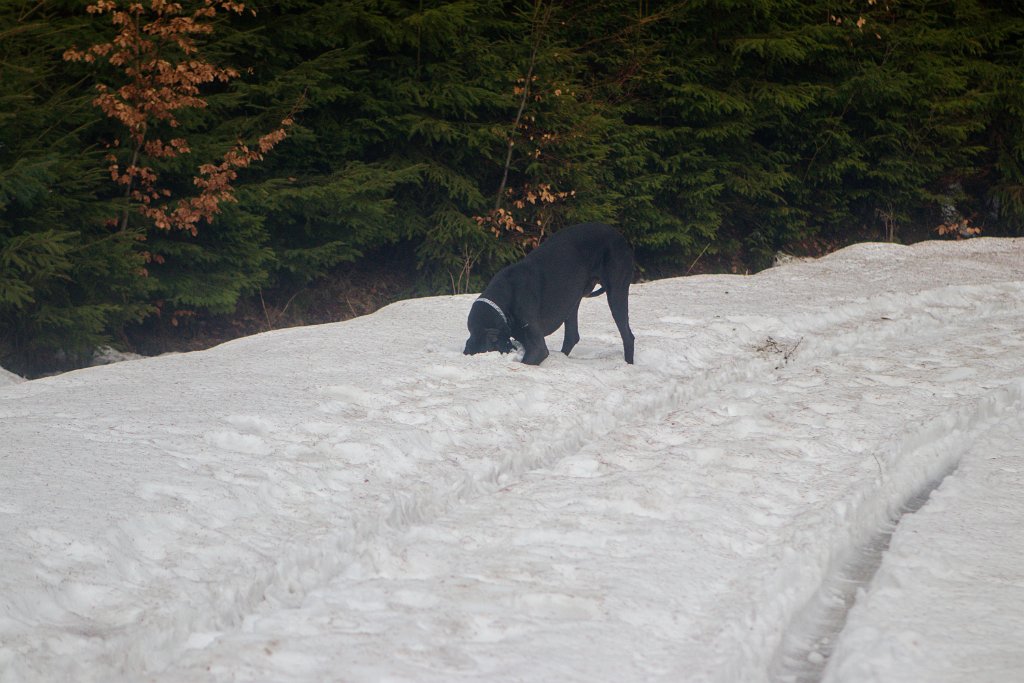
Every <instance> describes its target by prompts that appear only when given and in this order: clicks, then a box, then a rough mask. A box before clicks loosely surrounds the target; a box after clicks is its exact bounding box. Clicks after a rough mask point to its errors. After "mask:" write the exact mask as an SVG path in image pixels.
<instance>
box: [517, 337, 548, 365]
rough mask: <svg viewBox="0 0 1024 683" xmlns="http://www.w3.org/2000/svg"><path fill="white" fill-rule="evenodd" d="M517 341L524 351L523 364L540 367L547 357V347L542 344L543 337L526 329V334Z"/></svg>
mask: <svg viewBox="0 0 1024 683" xmlns="http://www.w3.org/2000/svg"><path fill="white" fill-rule="evenodd" d="M519 341H521V342H522V343H523V348H524V349H526V352H525V353H524V354H523V362H524V363H526V364H527V365H540V364H541V363H542V362H543V361H544V359H545V358H547V357H548V345H547V344H546V343H544V336H543V335H541V334H539V333H536V332H534V331H533V330H530V329H527V330H526V334H524V335H523V337H522V338H521V339H520V340H519Z"/></svg>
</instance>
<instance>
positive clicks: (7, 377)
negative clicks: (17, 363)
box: [0, 368, 25, 387]
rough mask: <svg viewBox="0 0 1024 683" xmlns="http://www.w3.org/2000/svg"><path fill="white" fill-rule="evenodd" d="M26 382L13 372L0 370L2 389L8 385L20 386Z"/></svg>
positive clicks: (0, 385)
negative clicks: (19, 384)
mask: <svg viewBox="0 0 1024 683" xmlns="http://www.w3.org/2000/svg"><path fill="white" fill-rule="evenodd" d="M24 381H25V380H24V379H22V378H21V377H20V376H18V375H15V374H14V373H13V372H10V371H9V370H4V369H3V368H0V387H5V386H7V385H8V384H18V383H19V382H24Z"/></svg>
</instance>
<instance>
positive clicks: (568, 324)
mask: <svg viewBox="0 0 1024 683" xmlns="http://www.w3.org/2000/svg"><path fill="white" fill-rule="evenodd" d="M579 313H580V302H579V301H577V302H576V306H575V307H574V308H573V309H572V313H570V314H569V317H568V318H566V319H565V337H564V338H563V339H562V353H564V354H565V355H567V356H568V355H569V352H570V351H572V347H574V346H576V342H578V341H579V340H580V323H579Z"/></svg>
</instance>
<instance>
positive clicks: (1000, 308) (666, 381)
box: [0, 239, 1024, 683]
mask: <svg viewBox="0 0 1024 683" xmlns="http://www.w3.org/2000/svg"><path fill="white" fill-rule="evenodd" d="M472 300H473V297H471V296H457V297H437V298H429V299H419V300H412V301H403V302H399V303H396V304H394V305H392V306H389V307H387V308H385V309H383V310H381V311H379V312H377V313H375V314H373V315H370V316H366V317H363V318H358V319H355V320H352V321H348V322H345V323H337V324H332V325H323V326H317V327H308V328H300V329H290V330H282V331H277V332H270V333H266V334H262V335H258V336H255V337H249V338H245V339H239V340H236V341H233V342H229V343H227V344H224V345H222V346H219V347H217V348H215V349H211V350H208V351H203V352H196V353H188V354H178V355H171V356H163V357H159V358H151V359H140V360H130V361H127V362H122V363H117V364H114V365H107V366H102V367H95V368H90V369H87V370H81V371H77V372H72V373H67V374H65V375H61V376H57V377H52V378H46V379H41V380H35V381H30V382H23V383H18V384H6V385H4V386H2V387H0V434H2V435H3V441H2V445H0V558H2V562H3V565H2V567H3V571H2V572H0V682H2V683H11V682H15V681H37V680H54V681H56V680H75V681H139V680H147V681H159V682H164V681H282V682H284V681H332V680H333V681H412V680H415V681H459V680H495V681H521V680H566V681H621V680H663V681H678V680H687V681H738V680H742V681H762V680H778V681H788V680H821V679H824V680H826V681H873V680H877V681H964V682H966V681H972V682H973V681H1006V680H1017V679H1024V654H1022V653H1024V648H1021V647H1020V645H1019V642H1020V639H1021V634H1022V633H1024V616H1022V615H1024V569H1022V568H1024V562H1022V560H1024V544H1022V543H1020V542H1019V541H1018V540H1017V539H1016V538H1015V534H1014V531H1015V530H1016V529H1019V528H1020V526H1021V523H1022V522H1024V498H1022V497H1021V496H1020V491H1021V484H1022V476H1024V475H1022V472H1024V465H1022V462H1021V460H1020V456H1021V447H1020V444H1021V443H1024V421H1022V419H1021V418H1022V415H1024V353H1022V350H1024V335H1022V330H1024V240H997V239H974V240H969V241H966V242H960V243H953V242H928V243H922V244H919V245H915V246H912V247H901V246H895V245H883V244H864V245H858V246H854V247H850V248H847V249H844V250H842V251H840V252H838V253H836V254H833V255H830V256H828V257H825V258H822V259H819V260H816V261H795V262H789V263H786V264H785V265H782V266H780V267H777V268H773V269H770V270H768V271H765V272H763V273H760V274H758V275H755V276H749V277H745V276H694V277H689V278H680V279H673V280H663V281H657V282H650V283H644V284H639V285H634V286H633V288H632V296H631V314H632V315H631V317H632V321H631V322H632V328H633V330H634V332H635V333H636V334H637V358H636V360H637V363H636V365H635V366H628V365H626V364H625V363H623V362H622V355H621V354H622V348H621V343H620V341H619V339H618V335H617V333H616V331H615V327H614V324H613V322H612V320H611V316H610V315H609V313H608V310H607V306H606V304H605V303H604V301H603V299H601V298H598V299H593V300H585V301H584V303H583V308H582V309H581V313H580V331H581V336H582V340H581V342H580V344H579V345H578V346H577V347H576V349H574V351H573V354H572V356H570V357H565V356H563V355H561V354H557V353H554V354H552V356H551V357H550V358H549V359H548V360H546V361H545V362H544V364H543V365H542V366H540V367H539V368H534V367H528V366H524V365H522V364H520V363H518V362H516V359H515V358H514V357H511V356H500V355H498V354H483V355H479V356H471V357H467V356H463V355H462V353H461V349H462V344H463V342H464V341H465V337H466V331H465V317H466V314H467V312H468V309H469V306H470V304H471V302H472ZM560 341H561V339H560V333H556V334H555V335H554V336H553V337H551V338H550V339H549V345H551V346H552V347H554V348H557V347H558V344H559V343H560ZM908 509H909V510H913V511H907V510H908ZM848 603H849V604H852V608H851V609H849V615H848V617H847V604H848Z"/></svg>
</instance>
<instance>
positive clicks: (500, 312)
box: [473, 297, 509, 327]
mask: <svg viewBox="0 0 1024 683" xmlns="http://www.w3.org/2000/svg"><path fill="white" fill-rule="evenodd" d="M473 303H482V304H487V305H488V306H490V307H491V308H493V309H494V310H495V311H497V312H498V315H500V316H501V321H502V322H503V323H505V327H509V324H508V318H507V317H505V312H504V311H502V310H501V307H500V306H499V305H498V304H496V303H494V302H493V301H491V300H490V299H485V298H483V297H480V298H478V299H477V300H476V301H474V302H473Z"/></svg>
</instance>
